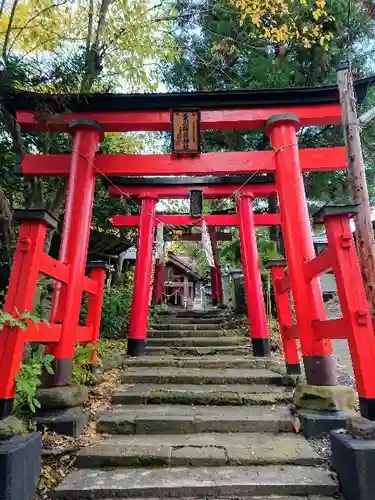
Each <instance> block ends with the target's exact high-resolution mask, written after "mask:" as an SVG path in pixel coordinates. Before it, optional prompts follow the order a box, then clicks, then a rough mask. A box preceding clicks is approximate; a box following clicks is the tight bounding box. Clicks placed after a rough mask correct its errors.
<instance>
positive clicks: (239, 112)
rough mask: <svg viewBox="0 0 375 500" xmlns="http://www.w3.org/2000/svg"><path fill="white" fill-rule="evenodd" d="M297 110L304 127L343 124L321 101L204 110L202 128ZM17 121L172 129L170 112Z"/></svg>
mask: <svg viewBox="0 0 375 500" xmlns="http://www.w3.org/2000/svg"><path fill="white" fill-rule="evenodd" d="M284 113H294V114H295V115H296V116H298V117H299V119H300V120H301V123H302V125H303V126H308V125H339V124H340V123H341V114H340V105H339V104H338V103H337V104H336V103H333V104H321V105H310V106H294V107H293V106H291V107H275V108H254V109H251V108H245V109H222V110H204V109H203V110H201V129H202V130H211V129H214V130H233V129H236V130H251V129H262V128H263V127H264V123H265V122H266V121H267V120H268V118H270V117H271V116H273V115H278V114H284ZM16 116H17V121H18V123H19V124H20V126H21V128H22V130H25V131H28V132H41V131H45V130H48V131H52V132H66V131H67V127H68V124H69V122H70V121H71V120H77V119H86V120H95V121H97V122H98V123H100V124H102V125H103V126H104V129H105V131H106V132H132V131H158V130H159V131H162V130H164V131H166V130H167V131H168V130H170V112H169V111H115V112H114V111H110V112H104V111H101V112H86V113H64V114H60V115H55V116H53V117H51V118H50V119H49V120H48V121H47V120H45V119H44V120H41V119H40V117H38V115H37V114H36V113H34V112H32V111H22V110H20V111H17V115H16Z"/></svg>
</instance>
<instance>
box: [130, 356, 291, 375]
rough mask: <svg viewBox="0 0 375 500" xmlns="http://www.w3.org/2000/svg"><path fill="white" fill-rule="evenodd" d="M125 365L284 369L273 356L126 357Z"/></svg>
mask: <svg viewBox="0 0 375 500" xmlns="http://www.w3.org/2000/svg"><path fill="white" fill-rule="evenodd" d="M123 365H124V366H150V367H151V366H154V367H157V366H163V367H165V366H170V367H172V366H175V367H179V368H268V369H270V370H273V369H275V370H278V371H279V372H280V371H282V370H284V367H283V365H281V363H280V362H279V361H277V360H276V359H273V358H254V357H253V356H251V355H249V356H230V355H223V356H195V357H175V356H143V357H139V358H126V359H125V360H124V362H123Z"/></svg>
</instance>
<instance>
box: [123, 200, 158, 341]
mask: <svg viewBox="0 0 375 500" xmlns="http://www.w3.org/2000/svg"><path fill="white" fill-rule="evenodd" d="M155 207H156V199H155V198H152V197H150V198H144V199H143V200H142V206H141V215H140V217H139V218H140V221H139V232H138V243H137V249H138V251H137V259H136V263H135V272H134V288H133V299H132V307H131V314H130V324H129V336H128V338H129V339H137V340H145V339H147V323H148V306H149V299H150V285H151V271H152V250H153V246H154V236H155V224H154V219H153V214H154V212H155Z"/></svg>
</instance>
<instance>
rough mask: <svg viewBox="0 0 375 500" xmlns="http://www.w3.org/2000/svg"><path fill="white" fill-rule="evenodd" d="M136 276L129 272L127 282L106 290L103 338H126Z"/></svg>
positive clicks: (102, 328)
mask: <svg viewBox="0 0 375 500" xmlns="http://www.w3.org/2000/svg"><path fill="white" fill-rule="evenodd" d="M133 282H134V275H133V273H132V272H128V273H127V274H126V277H125V281H124V282H123V283H122V284H121V285H119V286H117V287H112V288H106V289H105V291H104V297H103V311H102V320H101V327H100V330H101V337H102V338H111V339H118V338H124V337H126V334H127V331H128V326H129V314H130V307H131V300H132V295H133Z"/></svg>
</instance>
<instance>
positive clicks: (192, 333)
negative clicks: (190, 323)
mask: <svg viewBox="0 0 375 500" xmlns="http://www.w3.org/2000/svg"><path fill="white" fill-rule="evenodd" d="M148 337H149V338H173V337H174V338H181V337H184V338H187V337H243V338H246V337H245V335H242V334H241V332H239V331H238V330H220V329H217V328H216V329H215V330H149V332H148Z"/></svg>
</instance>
